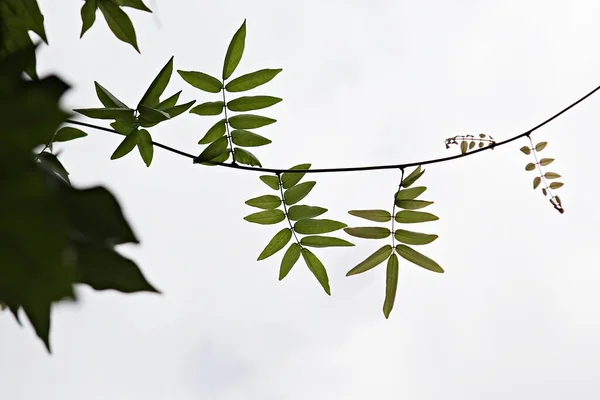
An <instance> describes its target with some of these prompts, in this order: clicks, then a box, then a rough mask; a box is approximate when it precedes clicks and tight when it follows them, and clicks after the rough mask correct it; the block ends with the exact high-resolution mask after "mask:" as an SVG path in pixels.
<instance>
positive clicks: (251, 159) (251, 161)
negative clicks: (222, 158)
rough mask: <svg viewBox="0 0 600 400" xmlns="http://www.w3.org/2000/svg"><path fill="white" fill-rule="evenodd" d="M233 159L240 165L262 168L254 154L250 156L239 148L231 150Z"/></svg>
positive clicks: (246, 151) (249, 153)
mask: <svg viewBox="0 0 600 400" xmlns="http://www.w3.org/2000/svg"><path fill="white" fill-rule="evenodd" d="M233 157H234V158H235V160H236V161H237V162H239V163H240V164H246V165H250V166H252V165H256V166H259V167H262V165H261V164H260V161H258V158H256V156H255V155H254V154H252V153H251V152H249V151H248V150H244V149H242V148H240V147H235V148H234V149H233Z"/></svg>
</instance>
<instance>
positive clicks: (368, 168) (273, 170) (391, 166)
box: [66, 86, 600, 174]
mask: <svg viewBox="0 0 600 400" xmlns="http://www.w3.org/2000/svg"><path fill="white" fill-rule="evenodd" d="M599 90H600V86H598V87H597V88H595V89H594V90H592V91H591V92H589V93H588V94H586V95H585V96H583V97H582V98H580V99H579V100H577V101H576V102H574V103H573V104H571V105H569V106H568V107H566V108H564V109H562V110H561V111H559V112H558V113H556V114H554V115H553V116H552V117H550V118H548V119H547V120H545V121H544V122H542V123H540V124H538V125H536V126H534V127H533V128H531V129H529V130H528V131H525V132H523V133H521V134H519V135H516V136H513V137H511V138H508V139H506V140H503V141H501V142H497V143H495V144H493V145H490V146H487V147H483V148H481V149H476V150H473V151H470V152H467V153H465V154H457V155H454V156H448V157H442V158H435V159H431V160H422V161H414V162H409V163H404V164H389V165H370V166H361V167H341V168H320V169H319V168H317V169H306V170H304V169H294V170H289V169H283V168H256V167H250V166H246V165H240V164H231V163H218V162H214V163H211V164H214V165H219V166H221V167H225V168H233V169H241V170H245V171H255V172H270V173H273V174H281V173H284V172H288V173H302V174H319V173H333V172H357V171H375V170H383V169H398V168H408V167H416V166H419V165H428V164H438V163H442V162H446V161H451V160H456V159H458V158H463V157H468V156H472V155H474V154H477V153H480V152H482V151H487V150H491V149H495V148H496V147H500V146H503V145H505V144H508V143H510V142H514V141H515V140H518V139H520V138H523V137H526V136H529V135H531V134H532V133H533V132H535V131H536V130H538V129H540V128H541V127H543V126H544V125H546V124H548V123H550V122H552V121H553V120H555V119H556V118H558V117H560V116H561V115H563V114H564V113H566V112H567V111H569V110H570V109H572V108H573V107H575V106H577V105H578V104H579V103H581V102H582V101H584V100H586V99H587V98H588V97H590V96H592V95H593V94H594V93H596V92H597V91H599ZM66 122H67V123H70V124H75V125H81V126H86V127H88V128H94V129H99V130H102V131H106V132H111V133H117V134H120V133H119V132H117V131H115V130H113V129H108V128H104V127H100V126H96V125H91V124H86V123H83V122H78V121H72V120H67V121H66ZM152 143H153V144H154V145H155V146H157V147H161V148H163V149H165V150H168V151H170V152H173V153H176V154H179V155H182V156H184V157H188V158H191V159H193V160H194V163H197V162H198V161H197V157H196V156H193V155H191V154H189V153H185V152H183V151H180V150H177V149H174V148H172V147H169V146H165V145H163V144H160V143H157V142H152ZM204 162H205V161H204Z"/></svg>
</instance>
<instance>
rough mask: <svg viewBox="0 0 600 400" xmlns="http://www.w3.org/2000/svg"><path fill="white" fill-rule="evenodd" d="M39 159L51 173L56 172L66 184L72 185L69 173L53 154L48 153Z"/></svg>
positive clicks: (43, 153)
mask: <svg viewBox="0 0 600 400" xmlns="http://www.w3.org/2000/svg"><path fill="white" fill-rule="evenodd" d="M37 159H38V160H39V161H40V162H41V163H42V165H44V167H45V168H47V169H48V170H49V171H52V172H54V173H55V174H56V175H58V176H59V177H61V178H62V179H63V180H64V181H65V182H67V183H69V184H70V183H71V182H70V181H69V173H68V172H67V170H66V169H65V167H64V166H63V165H62V163H61V162H60V161H59V160H58V158H56V156H55V155H54V154H52V153H48V152H46V151H44V152H42V153H40V154H38V155H37Z"/></svg>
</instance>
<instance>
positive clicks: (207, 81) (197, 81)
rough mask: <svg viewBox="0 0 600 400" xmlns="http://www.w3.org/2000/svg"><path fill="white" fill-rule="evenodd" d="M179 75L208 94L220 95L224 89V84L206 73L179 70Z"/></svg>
mask: <svg viewBox="0 0 600 400" xmlns="http://www.w3.org/2000/svg"><path fill="white" fill-rule="evenodd" d="M177 73H178V74H179V75H180V76H181V77H182V78H183V80H184V81H186V82H187V83H189V84H190V85H192V86H193V87H195V88H196V89H200V90H203V91H205V92H208V93H219V92H220V91H221V89H223V83H221V81H220V80H218V79H217V78H215V77H212V76H210V75H208V74H205V73H204V72H197V71H182V70H180V69H178V70H177Z"/></svg>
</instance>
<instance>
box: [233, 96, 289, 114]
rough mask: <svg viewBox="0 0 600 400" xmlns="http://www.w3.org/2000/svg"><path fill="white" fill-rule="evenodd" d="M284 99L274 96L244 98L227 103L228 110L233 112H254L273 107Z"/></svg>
mask: <svg viewBox="0 0 600 400" xmlns="http://www.w3.org/2000/svg"><path fill="white" fill-rule="evenodd" d="M282 100H283V99H280V98H279V97H273V96H244V97H240V98H237V99H233V100H231V101H230V102H228V103H227V108H228V109H230V110H231V111H252V110H260V109H263V108H267V107H271V106H272V105H274V104H277V103H279V102H280V101H282Z"/></svg>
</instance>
